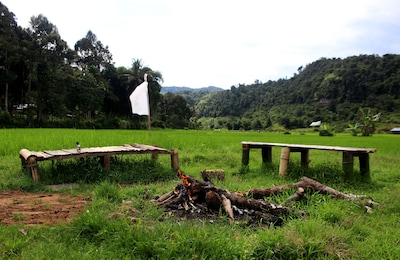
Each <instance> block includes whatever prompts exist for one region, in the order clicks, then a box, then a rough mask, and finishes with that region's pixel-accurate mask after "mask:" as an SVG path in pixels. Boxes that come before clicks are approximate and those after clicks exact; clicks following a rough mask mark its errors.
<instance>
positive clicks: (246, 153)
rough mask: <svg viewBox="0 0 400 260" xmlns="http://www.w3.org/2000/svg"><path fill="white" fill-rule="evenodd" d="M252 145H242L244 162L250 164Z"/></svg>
mask: <svg viewBox="0 0 400 260" xmlns="http://www.w3.org/2000/svg"><path fill="white" fill-rule="evenodd" d="M249 156H250V147H249V145H248V144H243V145H242V164H243V165H249Z"/></svg>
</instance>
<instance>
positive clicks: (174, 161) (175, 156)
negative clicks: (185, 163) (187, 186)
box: [171, 149, 179, 171]
mask: <svg viewBox="0 0 400 260" xmlns="http://www.w3.org/2000/svg"><path fill="white" fill-rule="evenodd" d="M171 167H172V169H173V170H174V171H176V170H177V169H178V168H179V158H178V149H173V150H172V151H171Z"/></svg>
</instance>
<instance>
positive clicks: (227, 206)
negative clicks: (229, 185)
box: [221, 194, 235, 220]
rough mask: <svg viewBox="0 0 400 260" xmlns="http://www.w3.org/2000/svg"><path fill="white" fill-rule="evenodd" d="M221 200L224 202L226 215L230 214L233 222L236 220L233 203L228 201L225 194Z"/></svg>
mask: <svg viewBox="0 0 400 260" xmlns="http://www.w3.org/2000/svg"><path fill="white" fill-rule="evenodd" d="M221 200H222V207H223V208H224V210H225V212H226V214H228V216H229V218H230V219H231V220H234V219H235V218H234V216H233V210H232V203H231V201H230V200H229V199H227V198H226V197H225V195H224V194H221Z"/></svg>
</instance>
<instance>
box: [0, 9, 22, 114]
mask: <svg viewBox="0 0 400 260" xmlns="http://www.w3.org/2000/svg"><path fill="white" fill-rule="evenodd" d="M16 30H17V22H16V21H15V15H14V13H12V12H10V11H9V10H8V8H7V7H6V6H5V5H3V4H2V3H1V2H0V75H1V77H2V79H3V80H2V81H3V82H4V83H5V84H4V109H5V111H6V112H8V111H9V85H10V83H11V82H13V81H14V79H15V74H14V73H13V71H12V70H11V67H12V66H13V65H15V64H16V63H17V62H18V60H19V40H18V37H17V34H16Z"/></svg>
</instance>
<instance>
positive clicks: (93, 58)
mask: <svg viewBox="0 0 400 260" xmlns="http://www.w3.org/2000/svg"><path fill="white" fill-rule="evenodd" d="M75 51H76V55H77V60H76V63H77V65H78V67H80V68H82V69H84V68H87V67H91V66H95V67H96V68H97V69H98V70H99V71H103V70H105V69H106V68H108V67H109V66H110V65H111V64H112V54H111V53H110V51H109V50H108V46H103V44H102V43H101V41H99V40H98V39H97V36H96V35H95V34H94V33H93V32H92V31H88V33H87V34H86V37H84V38H82V39H80V40H79V41H77V42H76V43H75Z"/></svg>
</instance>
